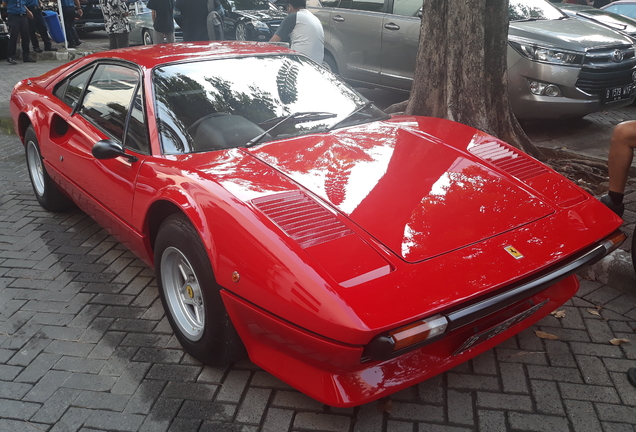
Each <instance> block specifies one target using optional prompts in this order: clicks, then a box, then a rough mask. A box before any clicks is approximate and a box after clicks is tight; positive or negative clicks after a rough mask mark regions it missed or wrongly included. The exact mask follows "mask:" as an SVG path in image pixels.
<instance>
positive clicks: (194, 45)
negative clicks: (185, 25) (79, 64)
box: [88, 41, 293, 69]
mask: <svg viewBox="0 0 636 432" xmlns="http://www.w3.org/2000/svg"><path fill="white" fill-rule="evenodd" d="M291 52H293V51H291V50H289V49H288V48H286V47H285V46H281V45H277V44H273V43H267V42H236V41H223V42H218V41H217V42H184V43H171V44H160V45H149V46H139V47H133V48H125V49H118V50H111V51H104V52H100V53H95V54H92V55H90V56H88V57H89V58H90V59H92V60H95V59H98V58H106V59H119V60H124V61H129V62H132V63H136V64H138V65H140V66H142V67H144V68H147V69H151V68H153V67H155V66H157V65H161V64H166V63H175V62H184V61H193V60H209V59H213V58H220V57H242V56H251V55H263V54H286V53H291Z"/></svg>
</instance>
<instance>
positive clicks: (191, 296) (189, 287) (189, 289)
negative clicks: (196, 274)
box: [186, 285, 194, 298]
mask: <svg viewBox="0 0 636 432" xmlns="http://www.w3.org/2000/svg"><path fill="white" fill-rule="evenodd" d="M186 291H187V292H188V296H190V298H194V291H192V287H191V286H190V285H188V286H187V287H186Z"/></svg>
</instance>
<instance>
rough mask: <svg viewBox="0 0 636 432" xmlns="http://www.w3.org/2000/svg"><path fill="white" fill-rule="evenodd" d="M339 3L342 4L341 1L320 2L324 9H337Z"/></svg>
mask: <svg viewBox="0 0 636 432" xmlns="http://www.w3.org/2000/svg"><path fill="white" fill-rule="evenodd" d="M338 3H340V0H322V1H321V2H320V5H321V6H322V7H332V8H335V7H338ZM349 3H351V2H349Z"/></svg>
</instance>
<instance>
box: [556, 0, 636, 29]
mask: <svg viewBox="0 0 636 432" xmlns="http://www.w3.org/2000/svg"><path fill="white" fill-rule="evenodd" d="M558 7H559V9H561V11H563V12H565V13H566V14H568V15H569V16H571V17H574V18H576V17H579V18H581V19H589V20H592V21H595V22H597V23H599V24H604V25H606V26H608V27H610V28H611V29H613V30H618V31H621V32H624V33H627V34H630V35H633V34H636V21H634V20H633V19H631V18H629V17H626V16H625V15H618V14H615V13H612V12H607V11H604V10H601V9H596V8H594V7H591V6H581V5H574V4H567V3H563V4H559V5H558Z"/></svg>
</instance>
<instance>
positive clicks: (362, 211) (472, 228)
mask: <svg viewBox="0 0 636 432" xmlns="http://www.w3.org/2000/svg"><path fill="white" fill-rule="evenodd" d="M471 130H472V129H471ZM458 136H461V137H462V138H458V142H457V143H452V145H451V144H447V143H444V142H442V141H441V140H439V139H437V138H436V137H435V136H430V135H428V136H427V135H423V134H422V133H418V132H415V131H412V130H409V128H408V127H405V126H404V125H399V124H397V125H396V124H393V123H390V122H386V123H373V124H369V125H366V126H360V127H354V128H348V129H343V130H340V131H337V132H335V133H332V134H321V135H311V136H309V137H303V138H296V139H289V140H285V141H277V142H274V143H269V144H264V145H262V146H260V147H258V148H254V149H250V150H249V151H250V153H251V154H253V155H254V156H255V157H257V158H258V159H260V160H261V161H263V162H265V163H267V164H268V165H269V166H271V167H273V168H275V169H277V170H278V171H279V172H281V173H283V174H284V175H285V176H287V177H288V178H290V179H292V180H293V181H294V182H296V183H297V184H298V185H300V187H301V188H304V189H306V190H309V191H311V192H312V193H313V194H315V195H316V196H318V197H320V198H321V199H322V200H324V201H325V202H326V203H328V204H329V205H331V206H333V207H334V208H335V209H337V211H338V212H340V213H341V214H343V215H346V216H347V217H348V218H349V219H350V220H351V221H352V222H353V223H354V224H356V225H357V226H359V227H360V228H361V229H363V230H364V231H366V232H367V233H369V234H370V235H371V236H373V237H374V238H375V239H377V241H379V242H380V243H382V244H383V245H384V246H385V247H386V248H388V249H390V250H391V251H392V252H393V253H395V254H396V255H397V256H399V257H401V258H402V259H404V260H405V261H407V262H419V261H422V260H426V259H429V258H432V257H435V256H438V255H441V254H444V253H447V252H449V251H452V250H456V249H459V248H462V247H465V246H468V245H471V244H475V243H478V242H480V241H483V240H484V239H487V238H489V237H492V236H496V235H498V234H500V233H503V232H506V231H509V230H513V229H515V228H518V227H520V226H523V225H525V224H528V223H531V222H533V221H535V220H538V219H540V218H542V217H545V216H547V215H549V214H551V213H553V212H554V209H553V208H552V207H551V206H550V205H548V204H547V203H545V202H543V201H542V200H541V199H540V198H538V197H537V196H536V195H535V194H533V192H532V190H530V189H528V188H525V187H524V185H523V184H522V183H518V182H517V181H515V180H514V179H513V178H512V177H509V176H507V175H506V174H505V173H503V172H499V171H497V169H496V168H495V167H493V166H489V165H488V164H487V163H484V162H483V161H482V160H480V159H478V158H477V157H475V156H473V155H472V154H471V153H469V152H467V151H465V150H464V151H462V147H463V148H464V149H465V148H466V146H467V145H468V144H469V141H470V139H471V136H470V135H468V136H466V135H460V134H458ZM462 140H463V141H465V142H461V141H462Z"/></svg>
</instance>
